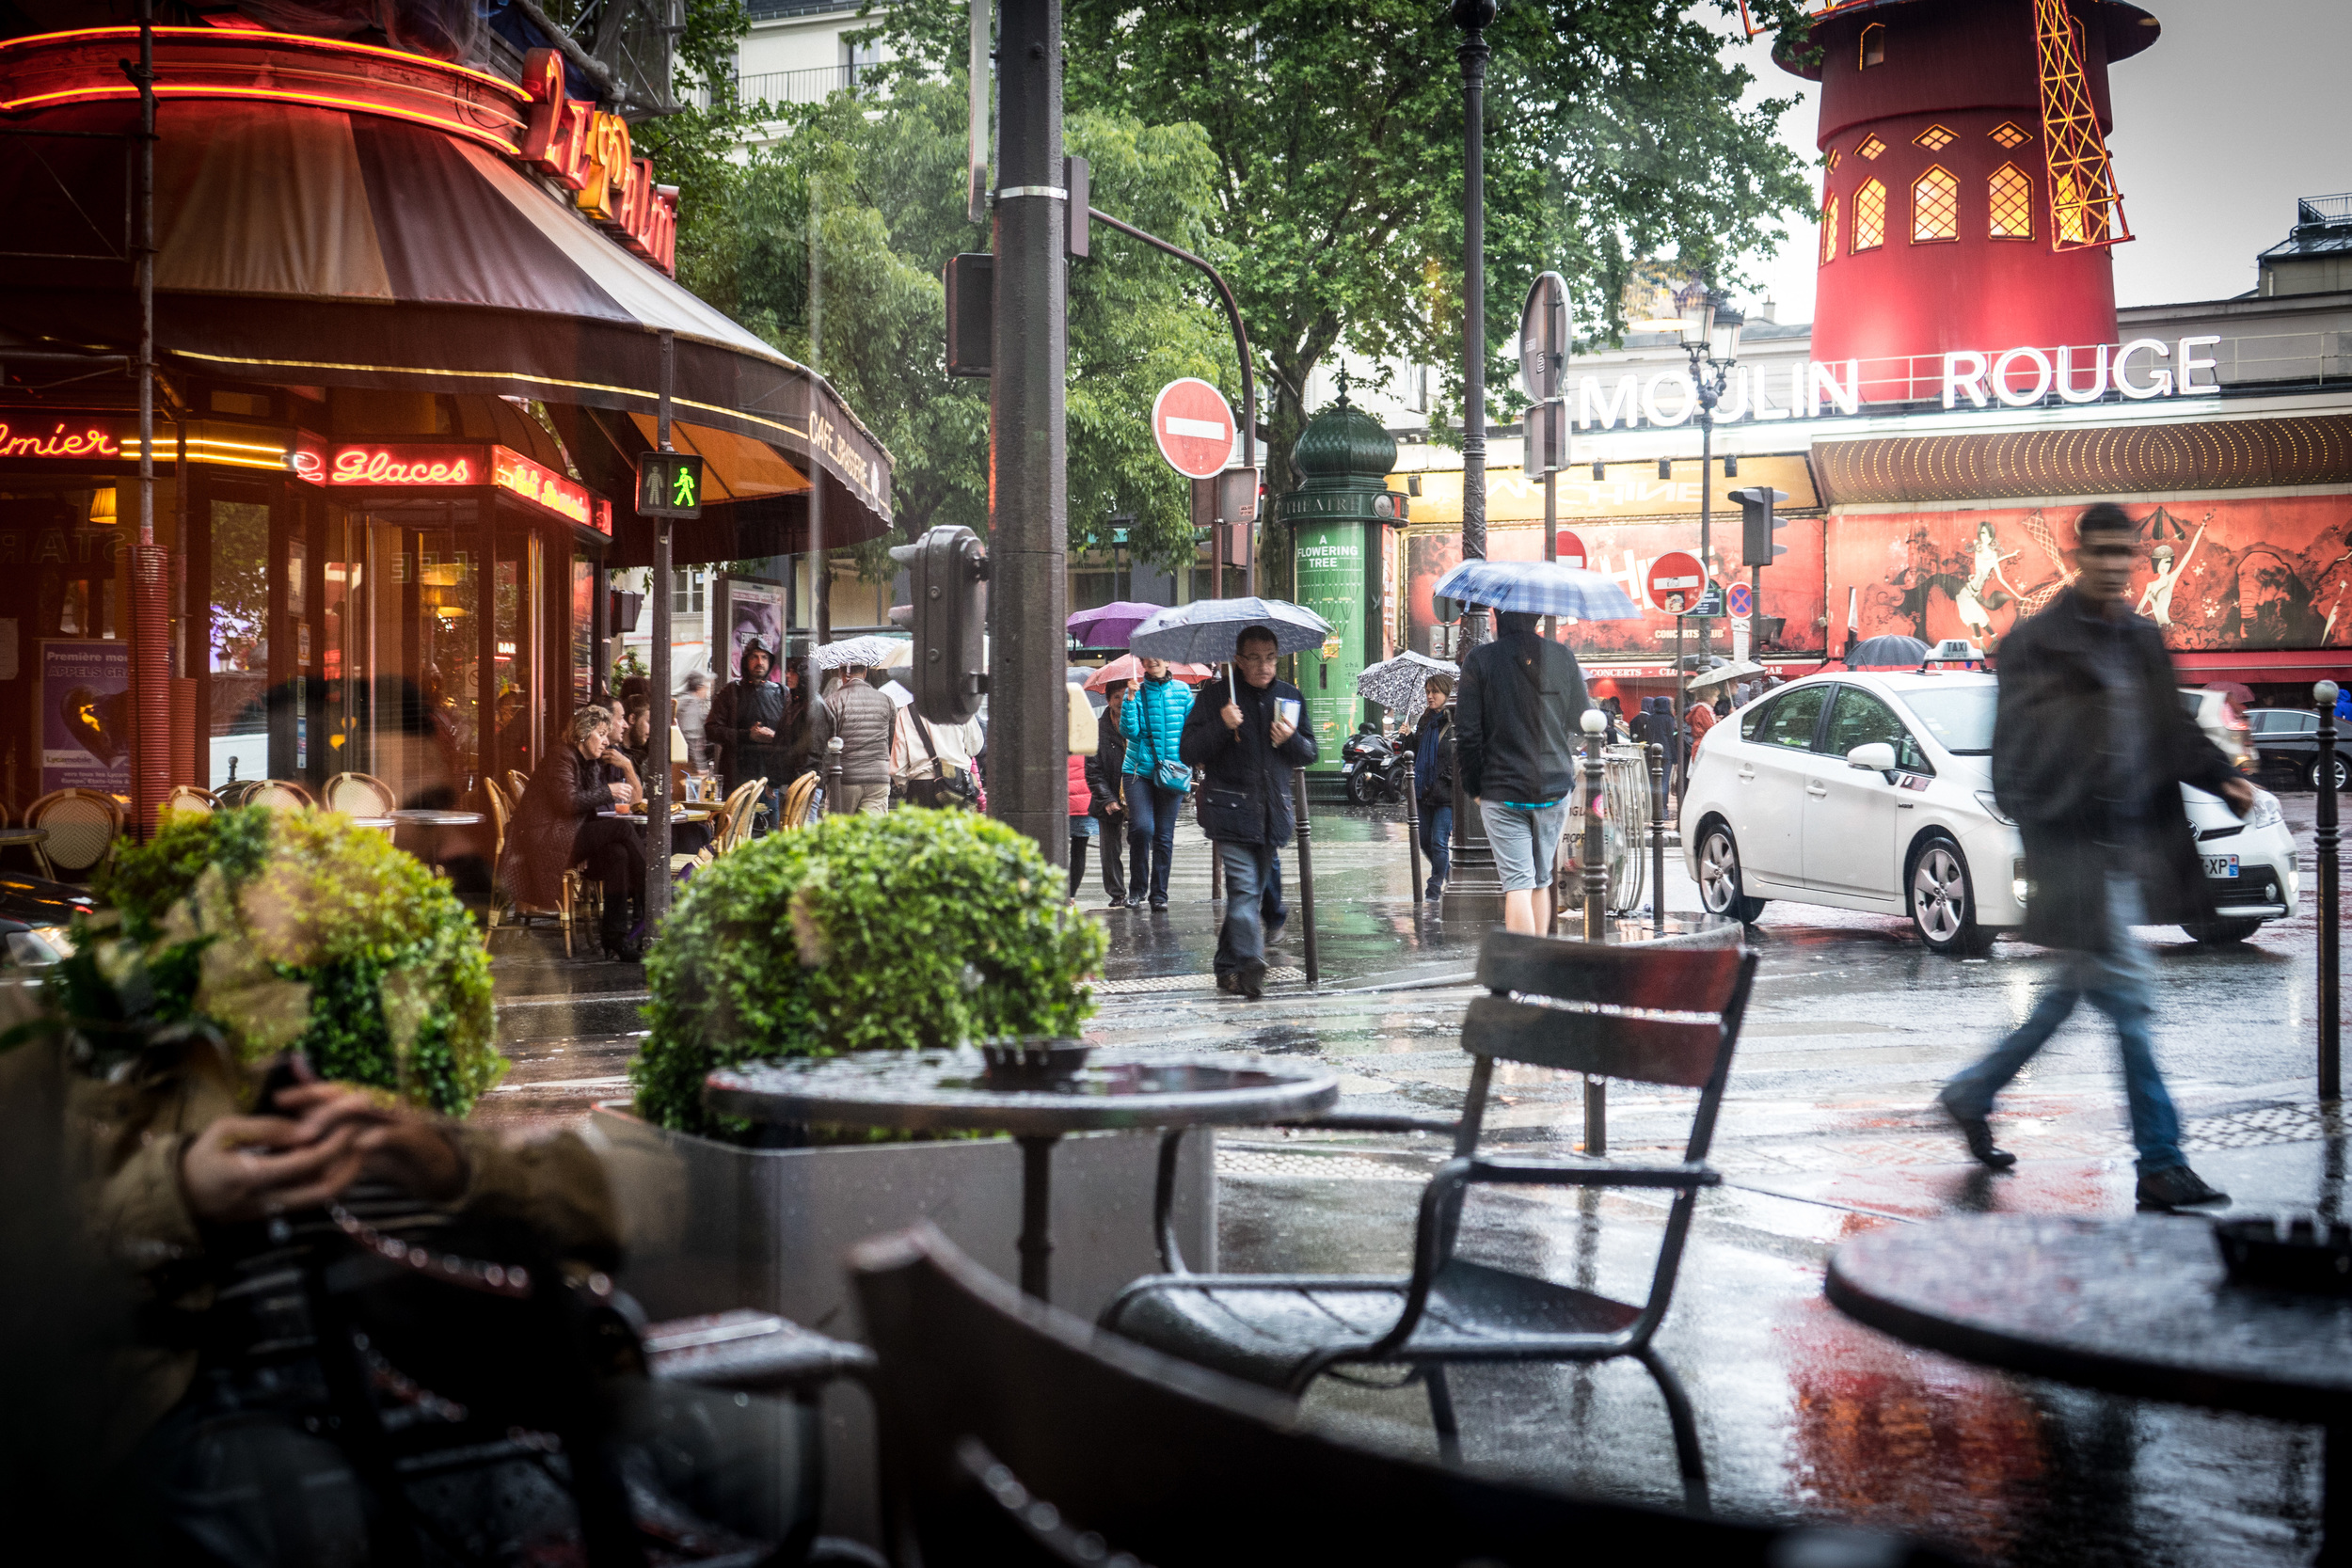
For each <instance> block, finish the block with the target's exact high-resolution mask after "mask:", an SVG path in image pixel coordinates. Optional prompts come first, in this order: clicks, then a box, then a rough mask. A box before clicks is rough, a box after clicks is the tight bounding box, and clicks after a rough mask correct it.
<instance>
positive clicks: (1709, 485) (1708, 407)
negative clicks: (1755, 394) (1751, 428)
mask: <svg viewBox="0 0 2352 1568" xmlns="http://www.w3.org/2000/svg"><path fill="white" fill-rule="evenodd" d="M1691 379H1692V382H1693V383H1694V384H1695V385H1696V386H1697V387H1698V394H1699V606H1700V608H1701V609H1705V608H1706V605H1707V591H1708V589H1709V588H1711V587H1713V586H1714V583H1715V551H1714V543H1715V509H1714V499H1715V401H1714V399H1712V398H1710V397H1708V395H1707V381H1706V376H1705V374H1704V372H1702V373H1701V374H1699V375H1695V376H1692V378H1691ZM1714 630H1715V623H1714V622H1713V621H1712V620H1711V619H1709V618H1708V617H1707V616H1705V615H1702V616H1700V617H1699V657H1700V658H1701V659H1704V658H1706V657H1707V656H1708V654H1709V653H1710V652H1712V651H1713V643H1714V638H1713V634H1714ZM1679 662H1680V661H1679V660H1677V663H1679Z"/></svg>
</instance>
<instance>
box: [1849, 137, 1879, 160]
mask: <svg viewBox="0 0 2352 1568" xmlns="http://www.w3.org/2000/svg"><path fill="white" fill-rule="evenodd" d="M1885 150H1886V144H1885V143H1884V142H1883V141H1881V140H1879V139H1878V137H1876V136H1865V137H1863V138H1862V139H1861V140H1860V141H1859V142H1856V143H1855V144H1854V153H1855V155H1856V156H1857V157H1862V158H1867V159H1868V160H1869V161H1870V162H1872V163H1877V162H1878V160H1879V155H1880V154H1881V153H1883V152H1884V151H1885Z"/></svg>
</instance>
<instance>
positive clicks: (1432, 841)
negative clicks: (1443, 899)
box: [1421, 806, 1454, 898]
mask: <svg viewBox="0 0 2352 1568" xmlns="http://www.w3.org/2000/svg"><path fill="white" fill-rule="evenodd" d="M1453 849H1454V808H1453V807H1452V806H1439V807H1438V808H1437V809H1436V810H1435V811H1432V812H1430V813H1429V814H1428V815H1427V816H1423V817H1422V819H1421V852H1422V854H1424V855H1427V856H1428V857H1429V885H1428V886H1427V887H1425V888H1423V889H1422V896H1423V897H1427V898H1435V897H1436V896H1437V895H1438V893H1439V892H1440V891H1441V890H1442V889H1443V888H1444V887H1445V879H1446V876H1447V874H1448V873H1449V872H1451V871H1452V870H1453V869H1454V862H1453V858H1452V857H1453Z"/></svg>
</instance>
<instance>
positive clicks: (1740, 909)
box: [1699, 822, 1764, 926]
mask: <svg viewBox="0 0 2352 1568" xmlns="http://www.w3.org/2000/svg"><path fill="white" fill-rule="evenodd" d="M1743 886H1744V883H1743V882H1742V880H1741V879H1740V846H1739V845H1738V844H1736V843H1734V842H1733V841H1732V837H1731V830H1730V829H1729V828H1726V827H1724V825H1723V824H1722V823H1721V822H1717V823H1715V824H1713V825H1712V826H1711V827H1709V828H1708V830H1707V832H1706V833H1705V834H1704V835H1703V836H1702V837H1701V838H1700V839H1699V902H1700V903H1702V904H1704V905H1706V906H1707V912H1708V914H1720V915H1727V916H1729V917H1730V918H1731V919H1733V920H1736V921H1738V922H1739V923H1740V925H1742V926H1753V925H1754V924H1756V916H1757V915H1759V914H1762V913H1763V912H1764V900H1763V899H1761V898H1751V897H1749V896H1748V895H1746V894H1745V893H1743V892H1741V891H1740V890H1741V888H1742V887H1743Z"/></svg>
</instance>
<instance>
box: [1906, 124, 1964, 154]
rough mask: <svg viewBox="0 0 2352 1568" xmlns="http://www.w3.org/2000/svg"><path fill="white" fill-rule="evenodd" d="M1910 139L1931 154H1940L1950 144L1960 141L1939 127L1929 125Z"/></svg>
mask: <svg viewBox="0 0 2352 1568" xmlns="http://www.w3.org/2000/svg"><path fill="white" fill-rule="evenodd" d="M1911 139H1912V140H1913V141H1915V142H1916V143H1917V144H1918V145H1920V146H1921V147H1924V148H1926V149H1927V150H1929V151H1931V152H1941V151H1943V150H1945V149H1946V148H1947V147H1949V146H1951V145H1952V143H1954V142H1956V141H1958V140H1960V138H1959V137H1958V136H1955V135H1952V134H1951V133H1950V132H1949V131H1947V130H1945V129H1944V127H1942V126H1941V125H1931V126H1929V127H1928V128H1927V129H1926V130H1924V131H1922V132H1920V133H1919V134H1918V135H1915V136H1914V137H1912V138H1911Z"/></svg>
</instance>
